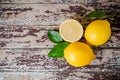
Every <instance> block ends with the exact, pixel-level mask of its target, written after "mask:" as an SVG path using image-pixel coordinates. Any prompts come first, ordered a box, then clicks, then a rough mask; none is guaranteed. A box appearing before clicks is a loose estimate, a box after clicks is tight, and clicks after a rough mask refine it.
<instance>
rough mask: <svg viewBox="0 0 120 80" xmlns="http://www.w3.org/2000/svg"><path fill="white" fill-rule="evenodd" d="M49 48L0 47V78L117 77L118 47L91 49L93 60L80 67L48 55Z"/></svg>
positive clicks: (119, 59)
mask: <svg viewBox="0 0 120 80" xmlns="http://www.w3.org/2000/svg"><path fill="white" fill-rule="evenodd" d="M49 51H50V50H49V49H38V48H36V49H35V48H31V49H30V48H28V49H1V50H0V53H1V56H0V72H4V73H0V74H1V75H2V76H1V78H5V80H9V78H10V80H12V79H13V78H15V77H16V78H18V79H19V80H22V79H25V80H26V79H32V78H34V79H35V80H36V79H38V78H40V79H41V80H48V79H49V78H50V79H53V80H58V79H61V80H66V79H68V80H70V79H74V80H78V79H79V78H81V79H83V80H84V79H85V80H86V79H91V80H101V79H100V78H103V79H105V78H107V79H106V80H109V79H110V78H111V79H112V78H113V79H116V80H117V79H119V76H120V75H119V73H120V63H119V62H120V53H119V52H120V50H117V49H114V50H111V49H103V50H99V51H94V53H95V54H96V58H95V60H93V62H92V63H91V64H90V65H88V66H85V67H81V68H75V67H72V66H70V65H69V64H68V63H67V62H66V61H65V60H64V59H53V58H48V57H47V53H48V52H49ZM106 72H107V74H106ZM43 74H44V75H43ZM52 74H53V75H52ZM105 74H106V75H105ZM22 76H23V77H22ZM28 76H31V77H28ZM38 76H39V77H38ZM41 76H42V77H41ZM45 76H46V77H45ZM108 76H109V77H108ZM96 78H98V79H96Z"/></svg>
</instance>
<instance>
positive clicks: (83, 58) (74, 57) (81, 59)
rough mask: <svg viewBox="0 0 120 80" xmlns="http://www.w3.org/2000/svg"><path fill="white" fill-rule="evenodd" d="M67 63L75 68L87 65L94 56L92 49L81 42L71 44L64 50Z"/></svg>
mask: <svg viewBox="0 0 120 80" xmlns="http://www.w3.org/2000/svg"><path fill="white" fill-rule="evenodd" d="M64 57H65V59H66V60H67V62H68V63H69V64H70V65H72V66H75V67H81V66H85V65H88V64H89V63H90V62H91V61H92V60H93V59H94V58H95V55H94V53H93V51H92V49H91V48H90V47H89V46H88V45H87V44H85V43H83V42H73V43H71V44H70V45H68V46H67V47H66V48H65V49H64Z"/></svg>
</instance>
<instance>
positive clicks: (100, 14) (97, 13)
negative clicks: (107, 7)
mask: <svg viewBox="0 0 120 80" xmlns="http://www.w3.org/2000/svg"><path fill="white" fill-rule="evenodd" d="M85 17H86V18H88V19H95V18H104V17H107V15H106V13H105V12H102V11H92V12H90V13H88V14H87V15H86V16H85Z"/></svg>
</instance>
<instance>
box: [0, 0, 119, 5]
mask: <svg viewBox="0 0 120 80" xmlns="http://www.w3.org/2000/svg"><path fill="white" fill-rule="evenodd" d="M97 1H98V2H102V3H103V2H110V1H111V0H97ZM113 1H119V0H113ZM92 2H95V0H0V3H42V4H44V3H59V4H61V3H84V4H88V3H92Z"/></svg>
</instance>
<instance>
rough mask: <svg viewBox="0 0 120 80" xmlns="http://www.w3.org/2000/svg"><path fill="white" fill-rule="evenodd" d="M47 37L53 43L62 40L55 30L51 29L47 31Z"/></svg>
mask: <svg viewBox="0 0 120 80" xmlns="http://www.w3.org/2000/svg"><path fill="white" fill-rule="evenodd" d="M48 38H49V39H50V41H52V42H53V43H59V42H62V41H63V40H62V38H61V36H60V34H59V33H58V32H57V31H52V30H50V31H48Z"/></svg>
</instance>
